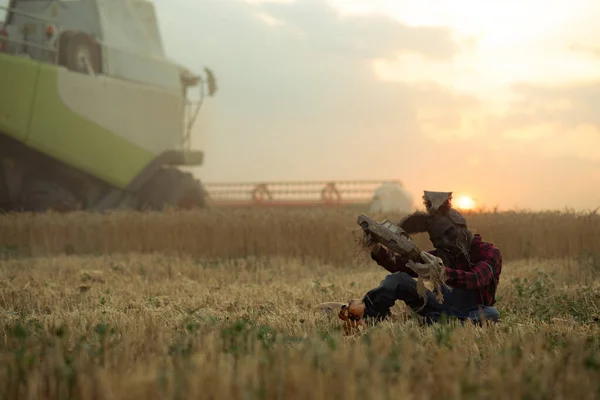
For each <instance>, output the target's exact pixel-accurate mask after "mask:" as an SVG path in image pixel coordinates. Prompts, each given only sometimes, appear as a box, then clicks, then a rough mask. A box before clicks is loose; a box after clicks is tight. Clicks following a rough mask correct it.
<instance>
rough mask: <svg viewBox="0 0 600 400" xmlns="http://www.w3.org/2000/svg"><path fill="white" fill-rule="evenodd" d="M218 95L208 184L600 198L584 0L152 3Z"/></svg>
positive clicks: (592, 64) (597, 203)
mask: <svg viewBox="0 0 600 400" xmlns="http://www.w3.org/2000/svg"><path fill="white" fill-rule="evenodd" d="M153 2H154V4H155V6H156V8H157V13H158V18H159V23H160V29H161V32H162V36H163V44H164V47H165V49H166V52H167V54H168V55H169V56H170V57H171V58H173V59H175V60H177V61H178V62H181V63H182V64H184V65H186V66H187V67H189V68H190V69H192V70H194V71H198V72H200V71H202V69H203V68H204V67H209V68H211V69H212V70H213V71H214V73H215V75H216V78H217V84H218V87H219V92H218V93H217V94H216V96H215V97H214V98H210V99H207V100H206V101H205V103H204V105H203V108H202V109H201V111H200V114H199V117H198V121H197V123H196V127H195V129H194V134H193V145H194V147H196V148H198V149H201V150H203V151H204V152H205V160H206V161H205V164H204V165H203V166H202V167H199V168H195V169H194V170H193V171H194V173H195V175H196V176H197V177H198V178H199V179H201V180H203V181H206V182H222V181H225V182H231V181H244V182H248V181H249V182H253V181H275V180H286V181H296V180H336V179H340V180H346V179H359V180H360V179H399V180H401V181H403V183H404V185H405V186H406V187H407V189H408V190H409V191H411V192H412V193H414V194H415V197H416V198H417V199H419V200H420V196H421V194H422V192H423V190H439V191H453V192H454V193H455V194H456V195H457V196H458V195H461V194H465V195H469V196H472V197H473V198H474V199H475V200H476V202H477V204H478V205H479V206H484V207H499V208H500V209H511V208H520V209H532V210H539V209H564V208H565V207H568V208H575V209H595V208H596V207H600V191H599V190H597V188H598V187H599V186H600V153H599V152H598V149H599V148H600V128H599V127H600V112H598V108H597V107H598V104H600V24H598V23H597V21H598V20H599V18H600V2H598V1H597V0H595V1H592V0H569V1H565V0H553V1H552V2H548V1H541V0H519V1H517V0H506V1H503V2H491V1H482V0H418V1H417V0H369V1H361V0H153Z"/></svg>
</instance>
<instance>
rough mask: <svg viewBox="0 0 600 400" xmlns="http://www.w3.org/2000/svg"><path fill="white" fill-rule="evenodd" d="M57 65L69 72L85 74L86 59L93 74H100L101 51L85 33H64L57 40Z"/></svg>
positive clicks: (86, 71) (86, 70)
mask: <svg viewBox="0 0 600 400" xmlns="http://www.w3.org/2000/svg"><path fill="white" fill-rule="evenodd" d="M59 46H60V48H59V53H58V54H59V56H58V63H59V64H60V65H63V66H65V67H67V68H68V69H70V70H71V71H75V72H81V73H82V74H87V73H88V69H87V65H86V63H85V62H84V59H86V60H87V61H88V62H89V63H90V66H91V67H92V70H93V71H94V74H96V75H97V74H99V73H101V72H102V51H101V48H100V44H99V43H98V42H97V41H96V40H95V39H94V38H93V37H92V36H90V35H89V34H87V33H85V32H74V31H65V32H63V33H62V34H61V35H60V39H59Z"/></svg>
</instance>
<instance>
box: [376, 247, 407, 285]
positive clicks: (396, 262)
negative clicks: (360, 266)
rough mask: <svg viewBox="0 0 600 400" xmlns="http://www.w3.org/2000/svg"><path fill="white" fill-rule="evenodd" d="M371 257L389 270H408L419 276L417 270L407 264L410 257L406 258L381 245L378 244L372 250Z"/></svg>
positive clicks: (392, 271)
mask: <svg viewBox="0 0 600 400" xmlns="http://www.w3.org/2000/svg"><path fill="white" fill-rule="evenodd" d="M371 258H372V259H373V260H374V261H375V262H376V263H377V264H378V265H379V266H381V267H383V268H385V269H386V270H387V271H388V272H391V273H394V272H406V273H407V274H409V275H410V276H412V277H413V278H416V277H417V274H416V273H415V271H413V270H412V269H410V268H408V267H407V266H406V263H407V262H408V259H404V258H403V257H402V256H401V255H400V254H397V253H396V252H394V251H392V250H389V249H386V248H385V247H383V246H381V245H379V246H376V247H375V248H374V249H373V251H371Z"/></svg>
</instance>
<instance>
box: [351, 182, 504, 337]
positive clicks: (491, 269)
mask: <svg viewBox="0 0 600 400" xmlns="http://www.w3.org/2000/svg"><path fill="white" fill-rule="evenodd" d="M423 199H424V203H425V206H426V208H427V212H415V213H414V214H412V215H409V216H408V217H406V218H404V219H403V220H402V221H401V222H400V224H399V225H400V226H401V227H402V229H404V230H405V231H406V232H407V233H408V234H415V233H422V232H427V233H428V235H429V239H430V241H431V243H432V244H433V247H434V248H435V249H434V250H432V251H429V252H422V253H421V258H422V259H423V263H415V262H413V261H410V260H407V259H404V258H403V257H401V256H400V255H399V254H397V253H395V252H393V251H391V250H389V249H387V248H385V247H383V246H381V245H375V246H374V247H373V248H372V249H371V258H372V259H373V260H374V261H375V262H376V263H377V264H378V265H380V266H381V267H383V268H385V269H386V270H387V271H388V272H390V274H389V275H387V276H386V277H385V278H384V279H383V281H381V283H380V284H379V286H377V287H375V288H373V289H371V290H370V291H368V292H367V293H366V294H365V296H364V297H363V298H362V299H361V300H351V301H350V303H349V304H348V305H344V306H342V308H341V310H340V313H339V316H340V318H341V319H342V320H344V321H345V327H346V330H347V331H348V330H349V329H351V328H352V327H355V326H358V325H361V324H364V323H365V322H366V323H372V322H377V321H380V320H382V319H385V318H387V317H389V315H390V308H391V307H392V306H393V305H394V303H395V302H396V301H397V300H402V301H403V302H404V303H405V304H406V305H407V306H409V307H410V308H411V309H412V310H413V311H414V312H415V313H417V314H418V315H420V316H421V317H423V318H424V320H425V321H426V322H427V323H431V322H434V321H437V320H438V319H439V317H440V316H441V315H444V314H445V315H447V316H449V317H455V318H458V319H460V320H472V321H475V322H479V321H480V320H481V319H482V316H483V318H484V319H486V320H497V319H498V318H499V314H498V311H497V310H496V309H495V308H494V307H493V306H494V304H495V301H496V300H495V297H496V289H497V287H498V282H499V279H500V273H501V271H502V254H501V253H500V250H499V249H498V248H496V247H495V246H494V245H493V244H491V243H487V242H484V241H483V240H482V238H481V236H480V235H477V234H475V235H474V234H472V232H471V231H470V230H469V229H468V227H467V222H466V220H465V218H464V217H463V216H462V215H461V214H460V213H459V212H458V211H456V210H455V209H453V208H452V207H451V205H450V200H451V193H441V192H427V191H426V192H425V195H424V196H423ZM432 268H436V269H438V270H439V271H440V272H444V273H445V276H446V277H447V279H446V281H445V283H446V285H448V286H449V287H450V288H451V289H450V290H446V289H442V294H443V297H444V301H443V303H442V304H440V303H439V302H438V301H437V299H436V296H435V294H436V292H432V291H429V290H427V299H426V300H424V299H423V297H421V295H419V293H418V292H417V281H416V279H415V278H416V277H418V276H421V277H423V278H424V279H427V278H428V277H429V272H430V270H431V269H432ZM442 270H444V271H442Z"/></svg>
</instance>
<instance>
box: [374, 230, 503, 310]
mask: <svg viewBox="0 0 600 400" xmlns="http://www.w3.org/2000/svg"><path fill="white" fill-rule="evenodd" d="M428 253H430V254H433V255H435V256H437V254H436V253H437V251H436V250H431V251H429V252H428ZM469 257H470V263H469V262H467V260H465V259H460V260H457V261H456V262H455V265H454V267H455V268H451V267H448V266H445V268H446V276H447V277H448V279H447V281H446V284H447V285H448V286H450V287H456V288H464V289H469V290H477V291H478V292H479V294H480V297H479V299H480V304H483V305H486V306H492V305H494V303H495V302H496V300H495V297H496V289H497V285H498V282H499V280H500V273H501V272H502V254H501V253H500V250H499V249H498V248H497V247H495V246H494V245H493V244H491V243H487V242H484V241H482V240H481V236H480V235H477V234H476V235H473V242H472V244H471V249H470V254H469ZM371 258H373V260H375V261H376V262H377V264H379V265H380V266H382V267H383V268H385V269H386V270H388V271H389V272H392V273H394V272H406V273H407V274H409V275H410V276H412V277H415V278H416V277H417V274H416V273H415V272H414V271H413V270H412V269H410V268H408V267H407V266H406V263H407V261H408V260H407V259H403V258H402V257H401V256H400V255H399V254H396V253H395V252H393V251H391V250H386V249H384V248H381V249H380V251H379V252H378V253H377V254H374V253H371Z"/></svg>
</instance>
